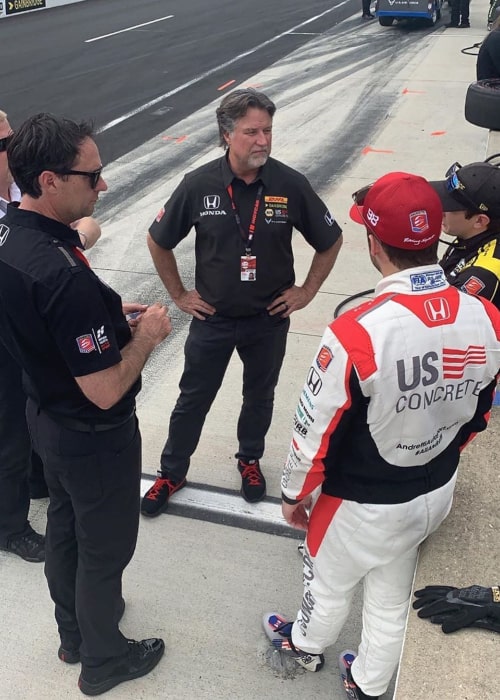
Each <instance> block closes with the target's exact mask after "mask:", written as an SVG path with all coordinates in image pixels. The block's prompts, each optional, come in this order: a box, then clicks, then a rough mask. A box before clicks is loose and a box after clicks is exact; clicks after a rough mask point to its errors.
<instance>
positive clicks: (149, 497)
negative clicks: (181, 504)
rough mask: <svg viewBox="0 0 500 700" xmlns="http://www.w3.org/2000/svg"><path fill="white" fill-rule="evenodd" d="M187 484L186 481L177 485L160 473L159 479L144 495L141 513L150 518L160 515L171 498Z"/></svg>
mask: <svg viewBox="0 0 500 700" xmlns="http://www.w3.org/2000/svg"><path fill="white" fill-rule="evenodd" d="M186 483H187V482H186V479H183V480H182V481H180V482H179V483H176V482H175V481H172V479H169V478H167V477H164V476H162V474H161V472H158V478H157V479H156V481H155V483H154V484H153V485H152V486H151V488H150V489H148V490H147V491H146V493H145V494H144V498H143V499H142V503H141V513H142V514H143V515H146V516H147V517H148V518H153V517H154V516H155V515H160V513H162V512H163V511H164V510H165V509H166V508H167V505H168V501H169V499H170V497H171V496H172V495H173V494H174V493H175V492H176V491H179V490H180V489H182V488H183V487H184V486H185V485H186Z"/></svg>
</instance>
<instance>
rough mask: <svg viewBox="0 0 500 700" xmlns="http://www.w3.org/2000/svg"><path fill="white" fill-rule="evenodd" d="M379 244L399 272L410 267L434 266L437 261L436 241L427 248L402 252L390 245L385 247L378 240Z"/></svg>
mask: <svg viewBox="0 0 500 700" xmlns="http://www.w3.org/2000/svg"><path fill="white" fill-rule="evenodd" d="M379 243H380V245H381V246H382V249H383V250H384V251H385V254H386V255H387V257H388V258H389V260H390V261H391V263H392V264H393V265H395V266H396V267H397V268H399V269H400V270H407V269H408V268H410V267H420V265H434V264H435V263H437V261H438V254H437V251H438V245H439V241H436V242H435V243H433V244H432V245H430V246H429V247H428V248H423V249H422V250H404V249H403V248H394V246H392V245H387V243H383V241H381V240H380V239H379Z"/></svg>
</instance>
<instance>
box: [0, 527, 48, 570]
mask: <svg viewBox="0 0 500 700" xmlns="http://www.w3.org/2000/svg"><path fill="white" fill-rule="evenodd" d="M0 549H3V550H4V551H5V552H12V554H17V555H18V556H19V557H21V558H22V559H24V560H25V561H30V562H42V561H45V537H44V536H43V535H39V534H38V532H35V531H34V530H33V528H32V527H31V525H27V527H26V529H25V531H24V532H22V533H21V534H20V535H12V536H11V537H9V539H8V540H7V544H6V545H5V546H0Z"/></svg>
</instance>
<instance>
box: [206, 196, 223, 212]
mask: <svg viewBox="0 0 500 700" xmlns="http://www.w3.org/2000/svg"><path fill="white" fill-rule="evenodd" d="M203 206H204V207H205V209H219V207H220V197H219V195H218V194H207V195H205V197H203Z"/></svg>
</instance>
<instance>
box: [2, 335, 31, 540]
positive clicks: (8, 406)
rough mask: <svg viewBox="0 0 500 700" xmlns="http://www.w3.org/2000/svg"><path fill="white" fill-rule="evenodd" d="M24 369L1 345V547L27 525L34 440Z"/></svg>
mask: <svg viewBox="0 0 500 700" xmlns="http://www.w3.org/2000/svg"><path fill="white" fill-rule="evenodd" d="M25 411H26V396H25V394H24V392H23V389H22V378H21V369H20V367H19V366H18V365H17V364H16V363H15V362H14V360H13V359H12V357H11V356H10V354H9V353H8V352H7V350H6V349H5V347H4V345H3V344H2V343H0V544H1V545H2V546H6V544H7V540H8V539H9V537H10V536H11V535H15V534H19V533H21V532H23V531H24V530H25V529H26V527H27V524H28V511H29V507H30V496H29V488H28V473H29V469H30V454H31V441H30V436H29V432H28V426H27V425H26V415H25Z"/></svg>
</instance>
